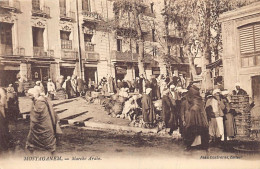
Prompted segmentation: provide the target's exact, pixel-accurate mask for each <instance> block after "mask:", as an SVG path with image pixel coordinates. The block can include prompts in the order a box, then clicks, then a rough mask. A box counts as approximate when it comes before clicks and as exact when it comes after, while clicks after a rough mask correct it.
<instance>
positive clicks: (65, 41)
mask: <svg viewBox="0 0 260 169" xmlns="http://www.w3.org/2000/svg"><path fill="white" fill-rule="evenodd" d="M60 39H61V48H62V49H72V41H71V40H70V32H67V31H60Z"/></svg>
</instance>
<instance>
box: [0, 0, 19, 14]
mask: <svg viewBox="0 0 260 169" xmlns="http://www.w3.org/2000/svg"><path fill="white" fill-rule="evenodd" d="M0 7H1V8H3V9H6V10H8V11H13V12H20V10H21V7H20V2H19V1H17V0H13V1H10V0H3V1H0Z"/></svg>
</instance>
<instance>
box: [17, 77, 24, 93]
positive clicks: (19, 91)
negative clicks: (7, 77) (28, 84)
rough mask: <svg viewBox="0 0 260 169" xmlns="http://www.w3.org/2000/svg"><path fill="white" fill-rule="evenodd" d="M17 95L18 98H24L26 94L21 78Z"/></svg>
mask: <svg viewBox="0 0 260 169" xmlns="http://www.w3.org/2000/svg"><path fill="white" fill-rule="evenodd" d="M17 92H18V93H17V94H18V97H21V96H24V95H25V93H24V80H23V78H20V79H19V80H18V88H17Z"/></svg>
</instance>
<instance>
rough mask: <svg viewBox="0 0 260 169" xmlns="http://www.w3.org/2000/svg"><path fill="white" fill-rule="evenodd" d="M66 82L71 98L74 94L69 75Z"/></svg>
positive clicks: (67, 91)
mask: <svg viewBox="0 0 260 169" xmlns="http://www.w3.org/2000/svg"><path fill="white" fill-rule="evenodd" d="M64 83H66V93H67V95H68V99H70V98H72V96H73V88H72V85H71V79H70V76H68V77H67V79H66V81H65V82H64Z"/></svg>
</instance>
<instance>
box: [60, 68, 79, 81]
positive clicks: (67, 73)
mask: <svg viewBox="0 0 260 169" xmlns="http://www.w3.org/2000/svg"><path fill="white" fill-rule="evenodd" d="M74 69H75V68H74V67H60V75H62V76H63V77H64V79H67V77H68V76H70V77H71V76H72V75H73V74H74Z"/></svg>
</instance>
